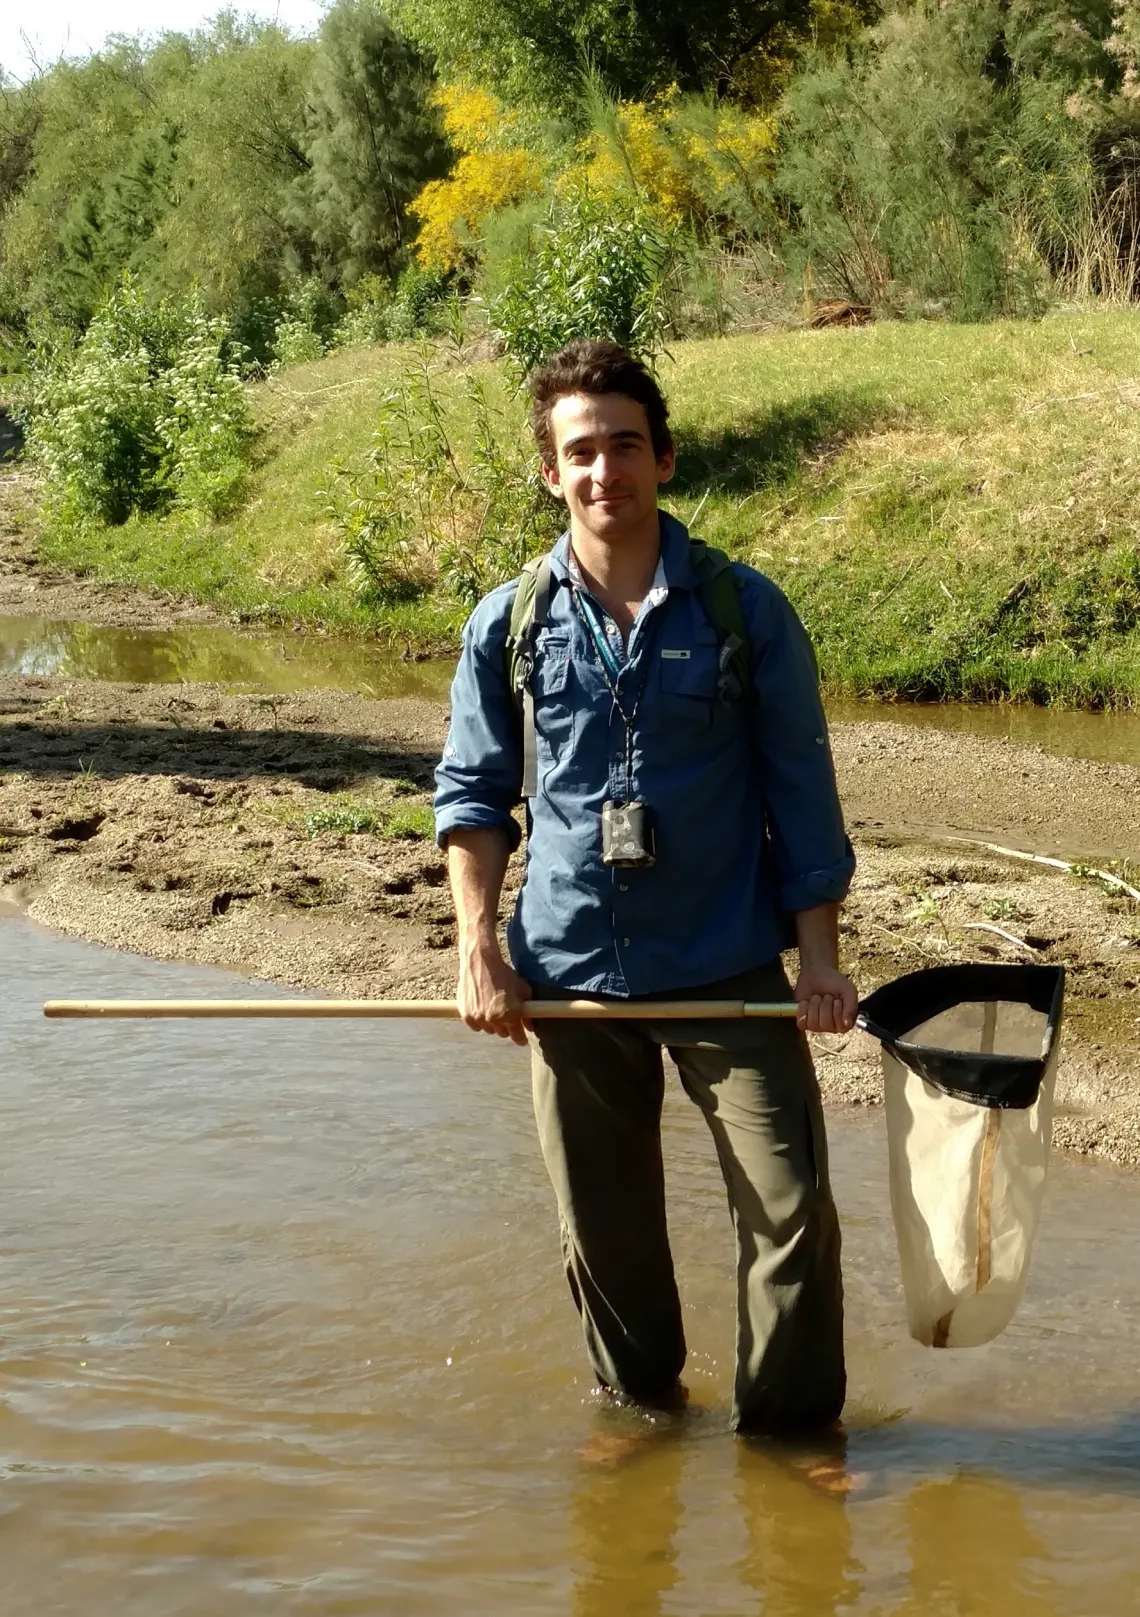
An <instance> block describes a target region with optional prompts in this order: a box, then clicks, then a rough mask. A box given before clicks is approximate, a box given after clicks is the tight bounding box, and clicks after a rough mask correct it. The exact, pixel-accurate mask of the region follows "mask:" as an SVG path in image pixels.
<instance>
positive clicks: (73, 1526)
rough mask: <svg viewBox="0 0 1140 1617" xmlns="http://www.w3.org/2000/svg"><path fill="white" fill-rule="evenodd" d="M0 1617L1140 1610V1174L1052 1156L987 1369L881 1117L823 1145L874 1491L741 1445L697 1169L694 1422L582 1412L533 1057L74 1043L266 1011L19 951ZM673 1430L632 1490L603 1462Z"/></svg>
mask: <svg viewBox="0 0 1140 1617" xmlns="http://www.w3.org/2000/svg"><path fill="white" fill-rule="evenodd" d="M0 981H2V982H3V984H4V992H3V995H2V996H0V1063H2V1071H3V1082H2V1084H0V1476H2V1478H3V1484H2V1487H0V1558H2V1564H3V1568H4V1573H3V1576H4V1589H5V1596H4V1601H3V1607H2V1609H3V1612H4V1614H5V1617H17V1614H24V1613H29V1614H30V1613H36V1614H37V1617H38V1614H40V1613H47V1612H59V1613H68V1614H71V1613H80V1612H81V1613H83V1617H123V1614H128V1617H171V1614H185V1617H202V1614H203V1613H209V1614H210V1617H256V1614H257V1613H261V1612H266V1613H270V1612H271V1613H274V1614H279V1613H287V1614H290V1617H292V1614H294V1613H296V1614H306V1617H308V1614H318V1613H319V1614H321V1617H333V1614H350V1613H351V1614H360V1617H366V1614H367V1617H405V1614H406V1617H421V1614H422V1617H428V1614H431V1617H443V1614H453V1613H463V1614H465V1617H510V1614H514V1613H517V1614H519V1617H545V1614H551V1617H553V1614H556V1613H557V1614H560V1617H564V1614H572V1617H625V1614H636V1617H720V1614H724V1617H729V1614H732V1617H741V1614H743V1613H759V1612H762V1613H764V1614H765V1617H823V1614H827V1613H833V1612H834V1613H839V1612H842V1613H865V1614H867V1617H886V1614H892V1617H904V1614H905V1617H919V1614H922V1617H939V1614H951V1613H953V1614H962V1617H965V1614H969V1617H1075V1614H1078V1613H1079V1614H1085V1617H1123V1614H1124V1613H1133V1612H1134V1611H1135V1610H1136V1589H1137V1586H1138V1578H1140V1372H1138V1371H1137V1369H1136V1341H1137V1332H1138V1329H1140V1266H1138V1265H1137V1263H1136V1256H1135V1243H1136V1230H1137V1227H1138V1225H1140V1177H1134V1176H1132V1175H1129V1174H1127V1173H1125V1172H1122V1171H1117V1170H1113V1169H1111V1168H1106V1167H1089V1166H1085V1165H1083V1164H1080V1163H1073V1162H1069V1161H1057V1162H1055V1163H1054V1168H1053V1175H1052V1181H1051V1184H1050V1188H1049V1194H1048V1198H1047V1207H1046V1216H1045V1219H1044V1223H1043V1227H1042V1231H1041V1235H1040V1237H1039V1244H1038V1251H1037V1256H1036V1262H1035V1268H1034V1272H1033V1276H1032V1279H1031V1283H1030V1289H1029V1295H1028V1297H1027V1300H1026V1303H1025V1305H1024V1308H1023V1310H1022V1313H1021V1315H1020V1317H1019V1319H1018V1320H1017V1322H1016V1323H1015V1325H1014V1327H1013V1328H1012V1329H1011V1330H1010V1331H1009V1332H1008V1333H1007V1334H1006V1336H1005V1337H1004V1338H1003V1339H1002V1340H1000V1341H999V1342H997V1343H995V1344H992V1345H991V1346H989V1347H986V1348H982V1349H978V1350H974V1351H972V1352H968V1353H958V1354H934V1353H931V1352H929V1351H927V1350H924V1349H922V1348H919V1347H917V1346H916V1345H914V1344H913V1343H910V1342H909V1341H908V1340H907V1338H906V1335H905V1330H904V1327H903V1324H902V1307H901V1299H900V1297H899V1294H898V1285H897V1277H896V1268H897V1264H896V1258H895V1255H894V1250H893V1238H892V1235H891V1232H890V1228H889V1222H888V1215H887V1193H886V1186H885V1177H884V1158H885V1148H884V1145H883V1140H882V1133H881V1130H882V1119H881V1115H880V1114H878V1113H875V1112H872V1113H869V1114H857V1115H850V1114H840V1115H833V1117H832V1121H831V1131H832V1137H833V1151H834V1158H835V1178H836V1182H837V1195H838V1199H839V1203H840V1208H841V1213H842V1215H843V1221H844V1229H845V1235H846V1243H847V1276H848V1281H847V1284H848V1317H849V1341H850V1367H851V1382H852V1399H851V1404H850V1410H849V1425H850V1431H851V1456H850V1463H851V1465H852V1467H853V1469H855V1470H856V1471H861V1472H865V1473H866V1476H867V1479H868V1485H867V1486H866V1488H865V1489H864V1491H863V1492H862V1493H860V1494H859V1495H858V1496H856V1497H854V1498H853V1499H852V1500H850V1501H849V1502H848V1503H846V1504H841V1503H837V1502H836V1501H834V1500H831V1499H827V1498H823V1497H820V1496H819V1495H817V1494H816V1493H814V1492H813V1491H812V1490H811V1489H810V1488H809V1487H808V1486H807V1485H806V1484H805V1483H804V1482H803V1481H802V1480H800V1479H799V1478H798V1477H796V1476H795V1475H794V1474H792V1473H791V1472H790V1471H789V1469H788V1468H787V1466H786V1464H785V1463H784V1461H783V1460H782V1459H781V1458H780V1457H779V1456H777V1455H774V1454H772V1453H768V1452H765V1451H762V1450H753V1449H750V1448H747V1447H745V1446H744V1445H742V1444H741V1443H739V1442H737V1441H736V1440H734V1439H733V1438H732V1437H731V1436H730V1435H729V1433H728V1431H727V1429H726V1419H727V1409H728V1399H729V1392H730V1378H731V1347H732V1342H731V1338H732V1326H731V1307H732V1279H731V1244H730V1233H729V1229H728V1221H727V1215H726V1212H725V1208H724V1200H723V1191H722V1188H721V1186H720V1182H719V1178H718V1176H717V1173H716V1169H715V1166H714V1163H713V1160H712V1151H711V1146H710V1143H709V1141H708V1138H707V1136H706V1134H705V1131H704V1126H703V1123H702V1122H701V1120H700V1119H699V1117H698V1116H697V1115H696V1114H695V1113H694V1111H693V1109H692V1108H691V1107H689V1106H688V1104H687V1103H686V1102H685V1101H684V1100H683V1099H680V1098H678V1097H677V1095H676V1093H675V1092H674V1093H673V1095H672V1096H671V1098H670V1103H669V1108H668V1114H667V1126H666V1134H667V1141H666V1150H667V1162H668V1171H669V1179H670V1196H671V1212H672V1229H673V1234H674V1241H675V1246H676V1250H677V1258H678V1267H679V1271H680V1276H681V1282H682V1287H683V1291H684V1295H685V1300H686V1314H687V1327H688V1332H689V1340H690V1347H691V1358H690V1364H689V1367H688V1371H687V1379H688V1381H689V1383H690V1385H691V1388H692V1391H693V1398H694V1410H693V1413H692V1414H691V1415H690V1417H689V1418H688V1419H686V1420H684V1421H683V1422H681V1423H680V1424H679V1425H671V1424H669V1423H668V1422H665V1423H662V1424H660V1425H659V1426H656V1427H653V1426H643V1425H639V1423H637V1422H636V1421H634V1420H633V1419H632V1417H621V1416H614V1415H613V1414H612V1413H609V1412H607V1411H606V1410H605V1409H604V1408H603V1407H601V1406H600V1404H599V1402H598V1400H597V1399H596V1397H595V1396H594V1395H593V1394H592V1392H591V1390H590V1385H589V1378H588V1375H587V1374H586V1372H585V1367H584V1361H583V1355H582V1350H581V1347H580V1344H579V1340H578V1334H577V1324H576V1320H575V1317H574V1315H573V1312H572V1309H571V1306H570V1303H569V1301H568V1299H567V1297H566V1296H565V1295H564V1291H563V1282H562V1279H561V1276H560V1274H559V1272H558V1254H557V1238H556V1232H555V1229H554V1221H553V1213H552V1208H551V1205H550V1193H549V1190H548V1187H547V1185H546V1181H545V1177H544V1172H543V1169H542V1165H541V1162H540V1160H539V1157H538V1150H537V1146H536V1143H535V1140H534V1124H533V1119H532V1116H531V1112H530V1103H529V1098H528V1093H527V1075H526V1060H525V1057H524V1056H523V1055H522V1054H521V1053H518V1052H516V1051H514V1049H513V1048H509V1049H508V1048H504V1047H503V1046H502V1045H500V1044H499V1043H498V1042H497V1041H491V1040H487V1041H481V1040H478V1039H476V1038H475V1037H474V1036H473V1035H468V1034H466V1033H465V1032H463V1030H461V1029H459V1028H455V1027H449V1026H442V1027H440V1026H430V1025H428V1024H417V1023H407V1024H403V1025H401V1024H382V1023H376V1024H374V1025H371V1026H369V1025H365V1024H351V1023H345V1024H335V1023H332V1024H330V1023H312V1024H306V1023H299V1022H293V1023H282V1024H280V1025H279V1026H273V1025H271V1024H267V1023H247V1024H240V1023H212V1024H211V1023H200V1024H192V1023H174V1022H167V1023H162V1022H156V1023H151V1024H143V1023H119V1024H103V1025H97V1024H92V1023H58V1022H57V1023H49V1022H45V1021H44V1020H43V1019H42V1018H41V1016H40V1015H39V1004H40V1002H41V1001H42V1000H43V999H44V998H47V997H64V996H76V997H95V996H99V995H138V996H146V995H156V996H157V995H163V996H165V995H181V994H199V995H201V994H232V993H235V992H236V993H242V994H245V993H248V992H251V991H252V992H264V993H267V994H273V993H276V992H277V990H275V989H272V988H262V989H258V988H254V989H252V990H251V989H250V988H249V985H247V984H245V983H243V982H241V981H240V980H238V979H235V978H232V977H230V976H228V975H226V974H224V973H221V972H213V971H204V970H201V969H197V968H191V967H183V966H173V965H167V964H162V963H157V962H153V961H146V960H142V959H136V958H132V957H130V956H125V955H119V954H115V953H113V952H110V951H105V950H101V949H98V948H95V947H93V946H90V945H86V944H81V943H76V942H72V941H69V940H62V939H59V938H55V937H53V936H50V935H48V934H46V933H43V932H41V931H38V930H36V929H34V928H33V927H31V926H30V925H29V924H27V923H26V922H24V921H22V920H19V919H12V918H9V919H6V920H5V919H0ZM631 1426H632V1427H634V1428H635V1429H637V1430H639V1431H642V1432H643V1433H644V1434H645V1436H646V1439H647V1441H646V1442H645V1444H644V1447H643V1448H642V1449H641V1451H640V1452H639V1454H638V1455H637V1456H636V1457H635V1458H633V1459H632V1460H630V1461H628V1462H627V1463H625V1464H624V1465H622V1466H619V1467H616V1468H614V1469H611V1470H606V1469H599V1468H598V1467H596V1466H593V1465H590V1464H588V1463H586V1462H585V1461H584V1460H583V1459H582V1458H580V1457H579V1454H578V1452H577V1451H578V1450H579V1448H580V1447H581V1445H582V1444H583V1443H585V1442H587V1441H588V1440H590V1439H591V1438H592V1437H596V1436H597V1435H598V1434H599V1433H607V1432H610V1431H614V1430H620V1431H626V1430H629V1429H630V1427H631Z"/></svg>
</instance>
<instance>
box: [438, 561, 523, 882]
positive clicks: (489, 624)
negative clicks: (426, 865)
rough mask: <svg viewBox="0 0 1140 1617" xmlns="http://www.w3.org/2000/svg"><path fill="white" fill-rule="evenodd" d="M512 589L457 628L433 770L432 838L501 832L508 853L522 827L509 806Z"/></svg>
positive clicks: (517, 746) (517, 761)
mask: <svg viewBox="0 0 1140 1617" xmlns="http://www.w3.org/2000/svg"><path fill="white" fill-rule="evenodd" d="M512 596H513V586H509V585H504V586H503V587H502V588H501V589H497V590H495V591H493V592H492V594H490V595H488V596H487V597H486V599H485V600H483V601H480V603H479V605H478V606H477V607H476V608H475V611H474V612H473V613H472V614H471V617H470V618H469V619H468V621H467V627H466V628H465V629H464V631H463V650H462V652H461V654H460V658H459V667H458V668H457V670H456V673H455V679H454V681H453V682H452V686H451V727H450V729H449V731H448V736H447V742H446V744H445V746H444V749H443V757H442V758H441V759H440V762H439V766H438V768H437V769H436V772H435V780H436V791H435V835H436V841H437V842H438V843H439V845H440V847H441V848H443V847H446V846H447V838H448V836H449V834H450V833H451V832H452V831H458V830H479V829H484V828H490V829H498V830H501V831H504V832H505V833H506V835H507V837H508V838H509V841H510V846H511V849H512V851H513V850H514V849H515V848H517V847H518V845H519V840H520V838H521V835H522V833H521V831H520V829H519V826H518V823H517V821H516V820H514V819H513V818H512V815H511V810H512V809H513V808H514V806H515V804H516V803H517V802H518V801H519V796H520V793H521V788H522V727H521V725H520V723H519V717H518V712H517V710H516V708H515V704H514V700H513V698H512V696H511V692H510V688H509V685H508V683H507V670H506V661H505V649H504V648H505V644H506V636H507V629H508V624H509V621H510V605H511V599H512Z"/></svg>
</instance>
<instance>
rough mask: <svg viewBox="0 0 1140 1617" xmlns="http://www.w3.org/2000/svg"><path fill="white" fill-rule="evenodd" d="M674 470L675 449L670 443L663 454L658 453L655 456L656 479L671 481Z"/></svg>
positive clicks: (663, 481) (662, 481)
mask: <svg viewBox="0 0 1140 1617" xmlns="http://www.w3.org/2000/svg"><path fill="white" fill-rule="evenodd" d="M676 470H677V451H676V450H675V449H674V448H673V446H672V444H670V445H669V448H668V449H667V450H666V451H665V453H664V454H663V455H658V457H657V481H658V482H659V483H670V482H672V480H673V473H674V472H675V471H676Z"/></svg>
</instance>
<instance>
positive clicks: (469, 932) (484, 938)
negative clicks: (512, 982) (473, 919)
mask: <svg viewBox="0 0 1140 1617" xmlns="http://www.w3.org/2000/svg"><path fill="white" fill-rule="evenodd" d="M459 952H460V954H462V955H464V956H466V957H467V958H468V959H472V960H473V959H476V958H478V957H479V956H480V955H486V954H496V955H500V956H501V955H502V952H503V951H502V949H501V948H500V946H499V934H498V932H497V931H496V928H495V923H494V922H493V921H486V922H477V923H476V924H475V925H473V926H467V927H464V928H462V929H461V931H460V934H459Z"/></svg>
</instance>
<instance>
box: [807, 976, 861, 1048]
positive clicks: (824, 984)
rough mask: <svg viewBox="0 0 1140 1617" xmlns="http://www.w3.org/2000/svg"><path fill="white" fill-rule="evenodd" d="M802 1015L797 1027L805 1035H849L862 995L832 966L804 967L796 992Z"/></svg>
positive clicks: (848, 978)
mask: <svg viewBox="0 0 1140 1617" xmlns="http://www.w3.org/2000/svg"><path fill="white" fill-rule="evenodd" d="M793 993H794V995H795V999H796V1003H797V1005H798V1006H799V1014H798V1016H797V1017H796V1026H797V1027H798V1028H802V1029H803V1031H804V1032H805V1033H850V1031H851V1029H852V1028H853V1027H854V1026H855V1013H856V1011H857V1010H858V1009H859V995H858V993H857V992H856V990H855V984H854V983H853V982H852V981H851V979H850V977H845V976H844V975H843V973H842V972H841V971H839V970H837V969H835V968H834V967H830V966H805V967H804V968H803V970H802V971H801V972H800V974H799V976H798V977H797V978H796V986H795V989H794V990H793Z"/></svg>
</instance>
